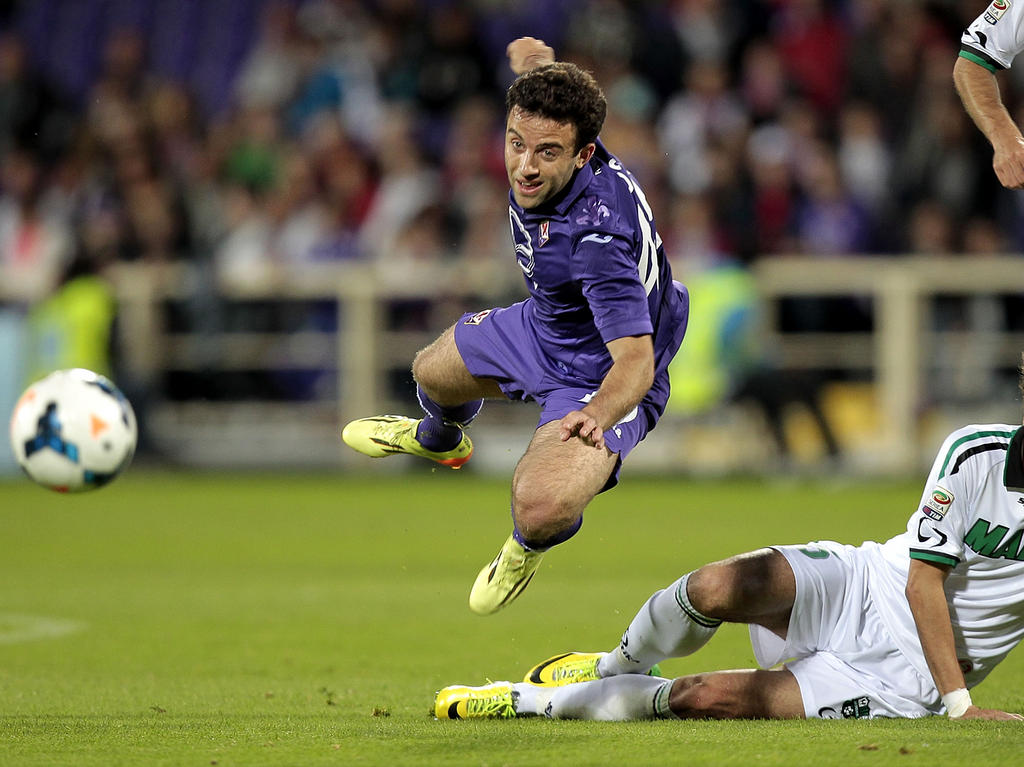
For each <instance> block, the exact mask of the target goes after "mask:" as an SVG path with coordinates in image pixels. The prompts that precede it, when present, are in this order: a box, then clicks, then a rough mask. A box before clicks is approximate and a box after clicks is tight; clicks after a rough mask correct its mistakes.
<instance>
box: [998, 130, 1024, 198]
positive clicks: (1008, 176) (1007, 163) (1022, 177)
mask: <svg viewBox="0 0 1024 767" xmlns="http://www.w3.org/2000/svg"><path fill="white" fill-rule="evenodd" d="M992 169H993V170H994V171H995V172H996V178H998V179H999V183H1000V184H1002V185H1003V186H1005V187H1006V188H1007V189H1024V141H1022V140H1021V139H1019V138H1018V139H1015V140H1014V141H1013V143H1011V144H1008V145H1007V146H999V147H997V148H996V150H995V155H994V156H993V157H992Z"/></svg>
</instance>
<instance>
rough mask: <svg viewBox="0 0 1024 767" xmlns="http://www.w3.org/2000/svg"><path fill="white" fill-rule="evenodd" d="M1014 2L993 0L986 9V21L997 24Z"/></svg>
mask: <svg viewBox="0 0 1024 767" xmlns="http://www.w3.org/2000/svg"><path fill="white" fill-rule="evenodd" d="M1012 4H1013V3H1011V2H1010V0H992V4H991V5H990V6H989V7H988V8H987V9H986V10H985V21H987V22H988V23H989V24H995V23H996V22H997V21H999V19H1001V18H1003V14H1005V13H1006V12H1007V11H1008V10H1010V6H1011V5H1012Z"/></svg>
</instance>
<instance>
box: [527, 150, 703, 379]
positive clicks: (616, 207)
mask: <svg viewBox="0 0 1024 767" xmlns="http://www.w3.org/2000/svg"><path fill="white" fill-rule="evenodd" d="M509 201H510V204H509V220H510V223H511V226H512V240H513V243H514V244H515V252H516V259H517V260H518V262H519V266H520V267H521V268H522V270H523V274H524V276H525V278H526V285H527V287H528V288H529V291H530V298H529V299H528V300H527V302H526V303H527V305H528V306H527V308H528V310H529V312H530V316H531V317H532V324H533V328H534V331H535V334H536V337H537V340H538V342H539V343H540V344H541V346H542V347H543V350H544V352H545V353H546V355H547V356H548V357H549V358H550V359H551V361H552V363H553V364H554V365H555V366H556V367H557V368H558V369H559V370H560V371H561V372H562V373H563V374H564V375H567V376H569V377H571V378H574V379H579V380H581V381H594V382H600V381H601V380H603V379H604V376H605V375H606V374H607V372H608V369H609V368H610V367H611V364H612V359H611V355H609V354H608V349H607V348H606V346H605V344H606V343H607V342H609V341H613V340H615V339H616V338H623V337H625V336H639V335H648V334H649V335H651V336H652V340H653V342H654V360H655V368H656V372H661V371H664V370H665V369H666V368H667V366H668V363H669V361H670V360H671V359H672V357H673V355H674V354H675V353H676V350H677V349H678V348H679V344H680V342H681V341H682V339H683V333H684V332H685V331H686V314H687V301H686V295H685V292H684V291H683V289H682V287H681V286H679V285H678V284H676V283H674V282H673V280H672V271H671V269H670V267H669V264H668V261H667V259H666V258H665V253H664V250H663V248H662V243H661V237H659V236H658V232H657V230H656V229H655V227H654V217H653V214H652V213H651V208H650V206H649V205H648V203H647V199H646V198H645V197H644V193H643V191H642V190H641V189H640V186H639V184H637V182H636V179H634V178H633V176H632V174H630V172H629V171H628V170H626V169H625V168H624V167H623V166H622V163H620V162H619V160H618V159H617V158H616V157H615V156H613V155H612V154H610V153H609V152H608V150H607V149H605V147H604V145H603V144H602V143H601V142H600V140H599V141H598V142H597V151H596V152H595V153H594V156H593V158H592V159H591V160H590V163H589V164H587V165H586V166H584V167H583V168H582V169H580V170H579V171H578V172H577V173H576V175H575V176H574V177H573V179H572V181H571V182H570V183H569V185H568V186H567V187H566V189H565V190H564V191H563V192H561V193H560V194H559V195H557V196H556V197H555V198H554V199H552V200H551V201H549V202H547V203H545V204H543V205H541V206H539V207H538V208H536V209H532V210H524V209H523V208H521V207H520V206H519V205H518V204H517V203H516V202H515V200H514V199H513V198H512V195H511V193H510V194H509Z"/></svg>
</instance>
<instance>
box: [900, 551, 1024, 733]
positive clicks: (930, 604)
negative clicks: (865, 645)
mask: <svg viewBox="0 0 1024 767" xmlns="http://www.w3.org/2000/svg"><path fill="white" fill-rule="evenodd" d="M951 569H952V568H950V567H949V566H948V565H939V564H931V563H928V562H922V561H920V560H917V559H912V560H910V570H909V572H908V574H907V601H908V602H909V603H910V611H911V612H912V613H913V615H914V622H915V623H916V624H917V633H918V636H919V637H920V639H921V649H922V650H923V651H924V657H925V659H926V660H927V661H928V668H929V670H930V671H931V672H932V678H933V679H934V680H935V687H936V688H937V689H938V691H939V693H941V694H942V695H946V694H947V693H950V692H952V691H954V690H959V689H965V688H966V687H967V684H966V682H965V681H964V675H963V672H962V671H961V670H960V663H959V661H958V660H957V657H956V643H955V640H954V639H953V626H952V623H951V622H950V619H949V607H948V606H947V604H946V593H945V591H944V590H943V586H944V584H945V582H946V578H947V577H948V576H949V573H950V570H951ZM958 718H960V719H1024V717H1022V716H1021V715H1020V714H1011V713H1007V712H1005V711H997V710H994V709H984V708H979V707H978V706H975V705H973V704H972V705H971V706H969V707H968V708H967V711H965V712H964V713H963V715H962V716H960V717H958Z"/></svg>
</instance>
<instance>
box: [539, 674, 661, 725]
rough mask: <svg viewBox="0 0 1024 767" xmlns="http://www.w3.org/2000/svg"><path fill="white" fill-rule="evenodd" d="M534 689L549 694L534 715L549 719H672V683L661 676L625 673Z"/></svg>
mask: <svg viewBox="0 0 1024 767" xmlns="http://www.w3.org/2000/svg"><path fill="white" fill-rule="evenodd" d="M535 689H538V690H543V691H544V692H548V693H549V695H548V696H545V697H548V698H549V701H548V702H547V703H546V704H545V707H544V709H543V710H542V711H540V712H538V713H543V714H544V716H546V717H548V718H549V719H588V720H591V721H598V722H626V721H631V720H635V719H658V718H664V717H669V716H673V714H672V713H671V712H670V711H669V710H668V695H669V691H670V690H671V689H672V682H671V680H668V679H662V678H661V677H651V676H644V675H637V674H627V675H623V676H617V677H611V678H609V679H598V680H596V681H593V682H578V683H576V684H567V685H566V686H565V687H555V688H535ZM521 702H522V698H520V703H521Z"/></svg>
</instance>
